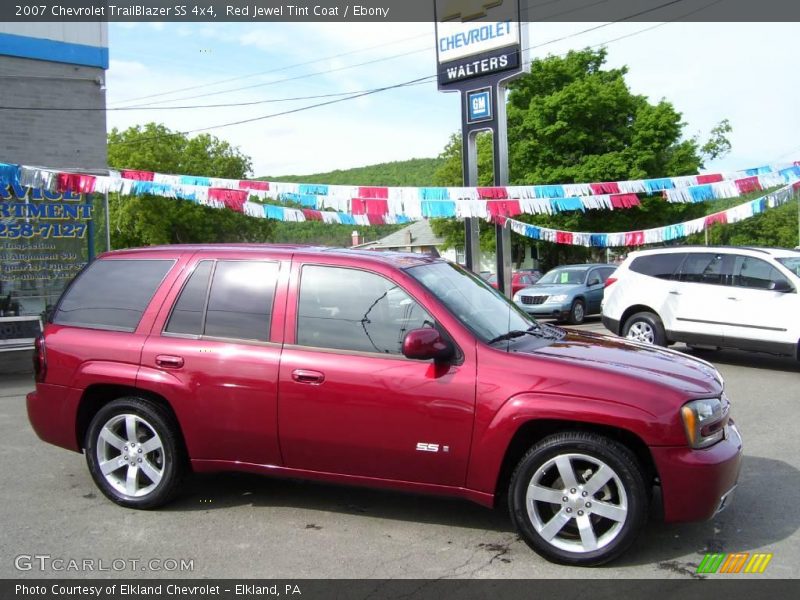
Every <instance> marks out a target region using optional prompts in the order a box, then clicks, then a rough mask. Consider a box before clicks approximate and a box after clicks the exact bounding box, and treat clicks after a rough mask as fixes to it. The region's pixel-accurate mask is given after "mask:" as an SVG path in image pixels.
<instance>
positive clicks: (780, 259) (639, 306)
mask: <svg viewBox="0 0 800 600" xmlns="http://www.w3.org/2000/svg"><path fill="white" fill-rule="evenodd" d="M798 290H800V252H798V251H797V250H782V249H775V248H732V247H714V246H697V247H696V246H679V247H675V248H659V249H657V250H643V251H641V252H632V253H631V254H629V255H628V258H627V259H626V260H625V262H623V263H622V264H621V265H620V266H619V268H618V269H617V270H616V271H615V272H614V274H613V275H612V276H611V277H610V278H609V279H608V281H607V282H606V290H605V299H604V301H603V325H605V326H606V328H607V329H609V330H611V331H613V332H614V333H615V334H617V335H622V336H624V337H627V338H630V339H634V340H639V341H642V342H649V343H651V344H658V345H661V346H665V345H667V344H670V343H672V342H684V343H686V344H687V345H689V346H714V347H728V348H740V349H743V350H756V351H761V352H769V353H772V354H780V355H786V356H793V357H795V358H800V355H799V354H798V352H799V349H798V346H799V345H800V293H798Z"/></svg>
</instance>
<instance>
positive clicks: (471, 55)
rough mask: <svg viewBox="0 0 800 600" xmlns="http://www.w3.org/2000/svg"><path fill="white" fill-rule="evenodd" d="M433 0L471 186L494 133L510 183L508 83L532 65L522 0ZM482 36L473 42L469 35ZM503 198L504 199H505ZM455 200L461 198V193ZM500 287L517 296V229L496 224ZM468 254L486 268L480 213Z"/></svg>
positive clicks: (441, 72)
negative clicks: (484, 138) (481, 140)
mask: <svg viewBox="0 0 800 600" xmlns="http://www.w3.org/2000/svg"><path fill="white" fill-rule="evenodd" d="M473 4H475V3H474V2H473V3H470V2H453V1H452V0H433V5H434V21H435V24H436V63H437V67H438V75H437V80H438V87H439V90H440V91H443V92H459V93H460V96H461V141H462V147H461V160H462V166H463V180H464V185H465V186H466V187H475V186H477V185H478V146H477V136H478V133H479V132H481V131H491V132H492V144H493V149H494V185H495V187H503V186H506V185H508V138H507V135H506V84H507V83H508V81H510V80H511V79H514V78H516V77H518V76H519V75H521V74H522V73H523V72H524V71H525V69H527V67H528V64H527V61H526V59H525V54H524V52H525V50H527V47H528V43H527V27H523V24H522V22H521V14H522V13H521V11H520V0H504V1H503V2H484V3H482V4H480V3H479V4H478V5H477V6H472V5H473ZM472 39H475V40H481V41H480V43H476V44H467V45H465V44H464V43H463V41H464V40H472ZM499 199H501V200H502V198H499ZM452 200H455V201H458V199H457V198H452ZM495 236H496V243H495V258H496V263H495V267H496V272H497V287H498V288H499V290H500V291H501V292H502V293H504V294H506V295H508V296H510V295H511V230H510V229H509V228H508V227H505V224H503V225H501V224H500V223H495ZM464 246H465V247H464V256H465V260H466V266H467V268H468V269H470V270H472V271H474V272H476V273H477V272H479V271H480V239H479V228H478V221H477V218H474V217H469V218H465V219H464Z"/></svg>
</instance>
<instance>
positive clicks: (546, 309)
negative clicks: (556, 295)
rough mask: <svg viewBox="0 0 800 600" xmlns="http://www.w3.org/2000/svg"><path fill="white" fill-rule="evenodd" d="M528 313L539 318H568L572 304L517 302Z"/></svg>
mask: <svg viewBox="0 0 800 600" xmlns="http://www.w3.org/2000/svg"><path fill="white" fill-rule="evenodd" d="M516 305H517V306H519V307H520V308H521V309H522V310H524V311H525V312H526V313H528V314H529V315H531V316H532V317H536V318H539V319H559V320H562V319H566V318H567V317H568V316H569V311H570V308H571V306H563V305H561V304H523V303H522V302H516Z"/></svg>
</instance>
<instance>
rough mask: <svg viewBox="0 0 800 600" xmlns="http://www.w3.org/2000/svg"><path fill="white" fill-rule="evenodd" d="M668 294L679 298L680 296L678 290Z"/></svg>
mask: <svg viewBox="0 0 800 600" xmlns="http://www.w3.org/2000/svg"><path fill="white" fill-rule="evenodd" d="M669 293H670V294H672V295H673V296H680V295H681V293H680V292H679V291H678V290H670V291H669Z"/></svg>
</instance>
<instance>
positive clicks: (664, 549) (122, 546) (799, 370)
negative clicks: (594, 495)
mask: <svg viewBox="0 0 800 600" xmlns="http://www.w3.org/2000/svg"><path fill="white" fill-rule="evenodd" d="M582 328H586V329H590V330H596V331H604V329H603V327H602V325H600V323H599V322H598V320H597V319H592V320H591V321H590V322H589V323H587V324H586V325H584V326H582ZM678 349H680V347H678ZM703 357H704V358H706V359H708V360H711V361H712V362H713V363H714V364H715V365H716V366H717V367H718V368H719V369H720V371H721V372H722V374H723V376H724V377H725V380H726V387H727V392H728V395H729V397H730V398H731V400H732V402H733V415H734V418H735V419H736V421H737V423H738V425H739V427H740V430H741V432H742V435H743V438H744V444H745V459H744V465H743V470H742V473H741V478H740V484H739V488H738V490H737V493H736V498H735V500H734V502H733V504H732V505H731V506H730V508H728V509H727V510H726V511H725V512H723V513H722V514H720V515H719V516H718V517H717V518H715V519H714V520H713V521H709V522H705V523H695V524H681V525H665V524H663V523H661V522H660V521H659V519H658V509H657V507H654V509H653V511H652V515H651V519H650V521H649V523H648V525H647V527H646V529H645V531H644V532H643V534H642V535H641V537H640V538H639V539H638V541H637V542H636V543H635V545H634V546H633V548H632V549H631V550H629V551H628V553H627V554H626V555H624V556H623V557H622V558H621V559H620V560H618V561H617V562H614V563H613V564H611V565H609V566H606V567H601V568H595V569H580V568H571V567H563V566H557V565H553V564H550V563H548V562H546V561H545V560H544V559H542V558H540V557H538V556H537V555H536V554H534V553H533V552H532V551H531V550H529V549H528V547H527V546H526V545H525V544H524V543H523V542H522V541H520V539H519V538H518V537H517V535H516V533H515V532H514V531H513V530H512V528H511V525H510V522H509V520H508V517H507V516H506V514H505V513H504V512H503V511H502V510H494V511H493V510H488V509H485V508H482V507H480V506H477V505H473V504H471V503H469V502H466V501H462V500H451V499H443V498H436V497H427V496H418V495H410V494H402V493H395V492H384V491H375V490H368V489H362V488H353V487H342V486H333V485H324V484H318V483H307V482H299V481H292V480H279V479H270V478H264V477H257V476H249V475H241V474H224V475H206V476H196V477H193V478H192V479H191V480H190V481H189V482H188V484H187V486H186V489H185V492H184V493H183V494H182V495H181V496H180V497H179V498H178V500H177V501H176V502H174V503H173V504H171V505H169V506H168V507H166V508H163V509H161V510H157V511H149V512H144V511H134V510H127V509H123V508H120V507H118V506H116V505H114V504H112V503H111V502H109V501H108V500H106V499H105V497H103V496H102V495H101V494H100V493H99V492H98V490H97V489H96V488H95V486H94V484H93V482H92V480H91V478H90V476H89V473H88V471H87V469H86V466H85V463H84V459H83V456H81V455H80V454H75V453H71V452H68V451H66V450H62V449H59V448H55V447H53V446H50V445H48V444H45V443H43V442H41V441H40V440H39V439H38V438H37V437H36V435H35V434H34V433H33V431H32V430H31V428H30V425H29V424H28V421H27V417H26V414H25V402H24V394H25V393H26V392H27V391H29V390H30V389H32V387H33V382H32V378H31V376H30V375H29V374H27V373H25V372H24V371H25V370H26V369H27V365H28V364H29V363H27V360H28V357H27V356H22V357H20V356H16V357H12V356H10V355H5V356H3V355H0V361H2V363H3V364H4V365H5V369H4V370H5V374H4V375H0V439H2V446H0V473H2V482H3V485H2V486H0V523H2V525H0V539H1V540H2V544H0V548H2V550H0V578H19V577H98V576H99V577H131V576H145V577H158V578H161V577H192V578H198V577H212V578H213V577H228V578H239V577H258V578H270V579H271V578H433V579H436V578H541V577H547V578H693V577H698V575H697V574H696V569H697V565H698V564H699V562H700V560H701V559H702V557H703V555H704V554H705V553H706V552H769V553H773V558H772V561H771V562H770V564H769V566H768V568H767V569H766V571H765V572H764V574H762V575H738V576H737V577H772V578H788V577H797V573H798V571H797V565H798V564H800V533H798V527H800V511H798V510H797V505H795V502H794V501H795V499H796V498H797V497H798V490H800V471H798V464H797V463H798V457H800V436H798V435H797V433H796V430H795V427H797V424H796V422H795V419H796V418H797V416H798V411H799V410H800V406H799V405H800V393H798V383H800V377H798V375H799V374H800V364H799V363H796V362H794V361H791V360H788V359H787V360H784V359H777V358H772V357H769V356H764V355H754V354H746V353H741V352H733V351H724V352H708V353H703ZM15 361H16V362H15ZM14 365H17V366H16V367H15V366H14ZM37 556H49V557H50V558H49V559H37V558H34V557H37ZM19 557H22V558H19ZM56 559H62V560H64V561H65V562H64V563H54V562H53V561H54V560H56ZM86 559H88V560H90V561H94V562H93V563H92V564H93V565H94V568H95V569H97V568H98V567H99V566H100V565H104V566H105V567H106V568H107V569H109V566H110V565H112V563H111V561H112V560H115V559H116V560H117V561H118V562H117V563H115V564H114V567H115V568H111V569H109V570H106V571H102V572H92V571H88V572H87V571H85V570H77V571H71V570H66V568H65V566H68V565H70V563H69V561H70V560H76V561H84V560H86ZM153 559H155V560H156V561H160V562H155V563H152V562H150V561H152V560H153ZM103 561H105V562H103ZM119 561H125V562H124V564H125V567H124V568H122V569H119V570H117V569H116V567H121V566H122V565H123V563H122V562H119ZM133 561H138V562H136V563H134V562H133ZM170 561H176V562H175V563H173V562H170ZM180 561H184V563H185V564H186V568H185V570H183V571H181V570H180V568H179V567H177V568H175V569H172V567H176V565H180ZM189 561H191V570H189ZM41 564H45V565H48V566H47V567H46V568H45V569H44V570H42V569H41V568H40V566H41ZM54 564H57V565H60V566H62V570H55V569H54V568H53V565H54ZM132 565H135V566H132ZM143 565H144V571H145V572H141V570H142V566H143ZM28 567H30V568H28ZM166 569H169V570H166ZM712 577H721V576H716V575H715V576H712Z"/></svg>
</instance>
